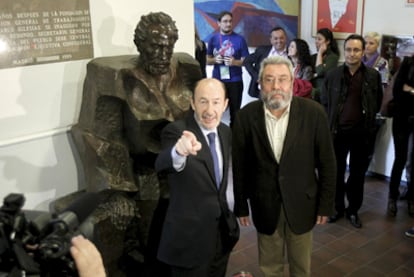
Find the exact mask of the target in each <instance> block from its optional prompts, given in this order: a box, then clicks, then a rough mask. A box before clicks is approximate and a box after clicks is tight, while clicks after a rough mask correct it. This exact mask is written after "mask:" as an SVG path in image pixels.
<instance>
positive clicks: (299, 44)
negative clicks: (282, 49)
mask: <svg viewBox="0 0 414 277" xmlns="http://www.w3.org/2000/svg"><path fill="white" fill-rule="evenodd" d="M288 56H289V58H290V60H291V61H292V64H293V70H294V76H295V78H299V79H304V80H311V79H312V78H313V64H312V57H311V55H310V51H309V45H308V43H307V42H306V41H304V40H303V39H300V38H295V39H293V40H292V41H291V42H290V44H289V48H288Z"/></svg>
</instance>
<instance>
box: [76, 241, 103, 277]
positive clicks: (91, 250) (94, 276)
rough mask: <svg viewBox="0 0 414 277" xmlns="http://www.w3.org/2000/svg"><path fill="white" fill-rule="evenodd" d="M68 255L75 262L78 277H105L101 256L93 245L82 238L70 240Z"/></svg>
mask: <svg viewBox="0 0 414 277" xmlns="http://www.w3.org/2000/svg"><path fill="white" fill-rule="evenodd" d="M70 253H71V254H72V257H73V259H74V260H75V264H76V268H77V269H78V272H79V277H105V276H106V273H105V267H104V265H103V262H102V257H101V254H100V253H99V251H98V249H96V247H95V245H94V244H93V243H92V242H90V241H89V240H87V239H85V238H84V237H83V236H76V237H73V238H72V246H71V248H70Z"/></svg>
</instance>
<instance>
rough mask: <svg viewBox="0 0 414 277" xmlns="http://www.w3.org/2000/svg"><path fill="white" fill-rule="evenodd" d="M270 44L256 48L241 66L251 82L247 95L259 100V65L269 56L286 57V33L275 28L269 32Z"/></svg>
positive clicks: (281, 29)
mask: <svg viewBox="0 0 414 277" xmlns="http://www.w3.org/2000/svg"><path fill="white" fill-rule="evenodd" d="M269 40H270V44H269V45H262V46H259V47H257V48H256V50H255V51H254V52H253V53H251V54H250V55H248V56H247V57H246V58H245V59H244V61H243V65H244V67H245V68H246V70H247V72H249V74H250V77H251V81H250V85H249V95H250V96H251V97H255V98H259V95H260V89H259V86H258V85H259V83H258V80H259V70H260V63H261V62H262V61H263V60H264V59H265V58H267V57H271V56H280V57H285V58H287V57H288V52H287V46H286V44H287V35H286V31H285V30H284V29H283V28H282V27H275V28H273V29H272V30H271V31H270V38H269Z"/></svg>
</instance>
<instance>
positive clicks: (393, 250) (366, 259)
mask: <svg viewBox="0 0 414 277" xmlns="http://www.w3.org/2000/svg"><path fill="white" fill-rule="evenodd" d="M387 195H388V182H387V181H384V180H380V179H377V178H374V177H366V183H365V197H364V204H363V207H362V208H361V210H360V213H359V215H360V218H361V220H362V223H363V227H362V228H361V229H355V228H354V227H352V226H351V225H350V223H349V222H348V221H347V220H345V219H341V220H339V221H338V222H337V223H332V224H326V225H321V226H316V227H315V229H314V235H313V236H314V244H313V254H312V276H315V277H319V276H321V277H325V276H328V277H336V276H355V277H359V276H361V277H371V276H373V277H374V276H392V277H403V276H414V239H408V238H406V237H405V236H404V232H405V231H406V230H407V229H409V228H410V227H411V226H414V219H413V218H410V217H409V216H408V214H407V205H406V201H402V200H400V201H399V202H398V209H399V210H398V214H397V216H396V217H395V218H391V217H388V216H387V215H386V204H387ZM256 241H257V240H256V231H255V229H254V227H247V228H242V229H241V237H240V241H239V242H238V243H237V245H236V247H235V248H234V250H233V252H232V254H231V257H230V261H229V265H228V270H227V276H228V277H231V276H232V275H233V274H234V273H236V272H238V271H240V270H244V271H249V272H251V273H252V274H253V276H254V277H261V276H262V274H261V273H260V271H259V268H258V258H257V244H256ZM285 276H289V274H288V266H287V264H286V267H285Z"/></svg>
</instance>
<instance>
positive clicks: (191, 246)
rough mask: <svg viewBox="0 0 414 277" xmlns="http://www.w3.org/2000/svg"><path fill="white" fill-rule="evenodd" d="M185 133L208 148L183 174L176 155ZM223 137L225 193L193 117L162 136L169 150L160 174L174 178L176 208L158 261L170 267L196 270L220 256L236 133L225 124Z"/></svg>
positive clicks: (165, 150)
mask: <svg viewBox="0 0 414 277" xmlns="http://www.w3.org/2000/svg"><path fill="white" fill-rule="evenodd" d="M184 130H188V131H191V132H193V133H194V134H195V136H196V137H197V139H198V141H200V143H201V144H202V148H201V150H200V151H199V152H198V153H197V155H196V156H191V155H190V156H188V157H187V161H186V165H185V168H184V169H183V170H182V171H180V172H177V171H176V170H175V169H174V168H173V165H172V157H171V150H172V148H173V146H174V145H175V143H176V142H177V140H178V138H179V137H181V135H182V132H183V131H184ZM217 131H218V136H219V140H220V144H221V149H222V155H223V178H222V182H221V184H220V189H217V186H216V181H215V177H214V166H213V158H212V156H211V153H210V149H209V146H208V143H207V140H206V139H205V137H204V135H203V133H202V131H201V129H200V128H199V126H198V124H197V123H196V121H195V119H194V116H193V114H190V115H189V117H187V118H186V119H185V120H179V121H176V122H173V123H170V124H169V125H167V126H166V127H165V128H164V130H163V132H162V134H161V140H162V148H163V150H162V152H161V153H160V154H159V156H158V157H157V160H156V163H155V168H156V170H157V171H158V172H160V173H161V174H163V173H166V174H167V175H168V182H169V187H170V204H169V207H168V211H167V215H166V219H165V222H164V226H163V231H162V236H161V241H160V246H159V250H158V258H159V259H160V260H161V261H163V262H165V263H167V264H170V265H174V266H180V267H186V268H191V267H195V266H199V265H201V264H204V263H206V261H208V260H209V259H211V257H212V255H213V254H214V250H215V243H213V242H215V241H216V236H217V230H218V229H219V228H220V226H221V224H220V220H221V219H222V217H223V216H228V214H229V213H231V212H230V211H229V208H228V205H227V199H226V189H227V179H228V168H229V157H230V142H231V130H230V128H229V127H228V126H226V125H224V124H220V125H219V126H218V128H217ZM231 247H232V246H231ZM230 250H231V249H230Z"/></svg>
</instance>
